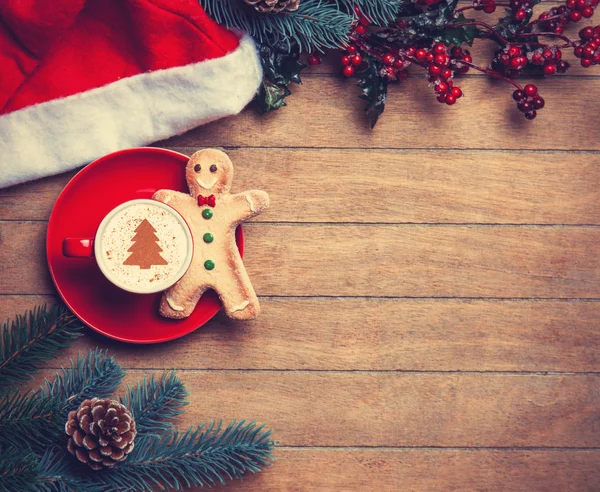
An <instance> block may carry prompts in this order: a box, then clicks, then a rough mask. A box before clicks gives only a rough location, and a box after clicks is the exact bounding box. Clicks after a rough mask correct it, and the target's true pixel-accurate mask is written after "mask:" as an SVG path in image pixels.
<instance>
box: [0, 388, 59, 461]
mask: <svg viewBox="0 0 600 492" xmlns="http://www.w3.org/2000/svg"><path fill="white" fill-rule="evenodd" d="M61 408H62V407H61V402H60V400H58V399H57V398H55V397H53V396H41V395H40V394H39V393H30V392H28V393H25V394H23V395H21V394H19V393H7V394H6V395H4V397H2V399H1V400H0V445H2V446H12V447H15V448H17V449H34V450H35V449H38V448H40V447H43V446H45V445H46V444H48V443H49V442H51V441H52V439H53V438H54V437H56V435H57V434H59V433H60V432H61V422H60V420H59V418H58V414H59V412H60V410H61Z"/></svg>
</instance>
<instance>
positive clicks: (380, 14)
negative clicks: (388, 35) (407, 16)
mask: <svg viewBox="0 0 600 492" xmlns="http://www.w3.org/2000/svg"><path fill="white" fill-rule="evenodd" d="M336 2H338V4H339V5H340V7H341V8H343V9H344V10H345V11H346V12H351V13H353V12H354V5H355V4H356V5H357V6H358V8H359V10H360V11H361V13H362V14H364V15H365V16H366V17H367V18H368V19H369V20H370V21H372V22H373V23H375V24H377V25H378V26H387V25H388V24H390V23H392V22H393V21H395V20H396V16H397V15H398V13H399V12H400V10H401V9H402V0H336Z"/></svg>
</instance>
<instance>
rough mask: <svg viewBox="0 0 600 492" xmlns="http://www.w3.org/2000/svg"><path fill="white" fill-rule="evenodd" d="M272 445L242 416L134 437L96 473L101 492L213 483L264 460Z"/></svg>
mask: <svg viewBox="0 0 600 492" xmlns="http://www.w3.org/2000/svg"><path fill="white" fill-rule="evenodd" d="M274 445H275V443H273V441H272V440H271V431H266V430H264V428H263V427H262V426H260V427H257V426H256V424H254V423H249V424H246V423H245V422H244V421H239V422H233V423H231V424H229V425H228V426H227V428H225V429H224V430H222V429H221V425H220V424H219V425H215V424H210V425H208V426H206V427H204V426H200V427H198V428H197V429H196V430H194V429H193V428H190V429H189V430H188V431H186V432H184V433H183V434H180V433H179V432H177V431H175V430H174V429H173V428H171V429H170V430H168V431H167V432H165V433H164V434H163V435H162V436H156V435H146V436H144V437H140V438H139V439H138V440H136V446H135V448H134V450H133V451H132V453H131V454H130V455H129V456H128V458H127V460H125V461H124V462H122V463H121V464H120V465H119V466H118V467H116V468H113V469H112V470H111V471H110V472H109V473H98V474H97V477H98V480H99V481H101V482H102V483H103V485H104V486H105V487H106V489H104V490H106V491H112V490H119V491H129V490H131V491H133V490H135V491H148V492H151V491H153V490H155V489H156V488H158V489H161V490H168V489H176V490H181V489H183V488H186V487H193V486H201V487H202V486H213V485H217V484H224V483H225V480H227V479H239V478H242V475H244V474H245V473H247V472H252V473H255V472H258V471H260V470H261V469H263V468H264V467H266V466H268V465H270V462H271V461H272V460H273V456H272V454H271V451H272V450H273V446H274Z"/></svg>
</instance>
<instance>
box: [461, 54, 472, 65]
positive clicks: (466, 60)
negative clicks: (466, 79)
mask: <svg viewBox="0 0 600 492" xmlns="http://www.w3.org/2000/svg"><path fill="white" fill-rule="evenodd" d="M463 61H464V62H465V63H471V62H472V61H473V58H472V57H471V56H469V55H466V56H463Z"/></svg>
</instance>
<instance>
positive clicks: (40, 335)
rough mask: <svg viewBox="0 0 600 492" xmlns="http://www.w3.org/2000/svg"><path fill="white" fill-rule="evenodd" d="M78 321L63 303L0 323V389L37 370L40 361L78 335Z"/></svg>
mask: <svg viewBox="0 0 600 492" xmlns="http://www.w3.org/2000/svg"><path fill="white" fill-rule="evenodd" d="M81 327H82V325H81V323H80V322H79V320H77V318H76V317H75V316H74V315H73V314H71V312H70V311H69V310H68V309H67V308H66V306H64V305H63V304H60V305H57V306H51V307H50V308H47V307H46V306H45V305H43V306H38V307H36V308H35V309H33V310H31V311H28V312H26V313H25V314H24V315H23V316H17V317H16V318H15V319H14V320H13V321H12V322H10V321H7V322H6V323H4V324H3V326H2V340H0V391H1V390H6V389H9V388H11V387H14V386H16V385H18V384H20V383H22V382H23V381H26V380H27V379H31V378H32V374H35V373H36V372H38V371H37V370H36V369H37V367H39V366H40V365H41V364H42V363H43V362H44V361H46V360H48V359H52V358H54V357H56V355H57V354H58V352H59V351H60V349H62V348H65V347H68V346H69V342H70V341H71V340H73V339H75V338H77V337H78V336H80V335H81Z"/></svg>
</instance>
